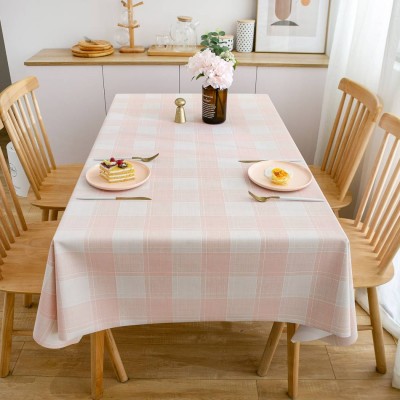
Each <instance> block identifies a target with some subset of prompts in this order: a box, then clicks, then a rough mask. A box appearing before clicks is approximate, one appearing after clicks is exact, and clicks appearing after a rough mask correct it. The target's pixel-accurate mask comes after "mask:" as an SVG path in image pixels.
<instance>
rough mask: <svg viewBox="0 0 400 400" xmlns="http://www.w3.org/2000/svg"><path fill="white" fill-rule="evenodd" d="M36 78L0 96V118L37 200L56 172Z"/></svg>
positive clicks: (23, 82) (28, 79) (12, 86)
mask: <svg viewBox="0 0 400 400" xmlns="http://www.w3.org/2000/svg"><path fill="white" fill-rule="evenodd" d="M38 87H39V83H38V80H37V79H36V78H35V77H32V76H30V77H27V78H25V79H22V80H20V81H18V82H16V83H14V84H12V85H11V86H9V87H7V88H6V89H4V90H3V91H2V92H1V93H0V118H1V120H2V122H3V124H4V126H5V128H6V130H7V133H8V135H9V137H10V139H11V141H12V143H13V145H14V149H15V151H16V152H17V154H18V158H19V160H20V161H21V164H22V166H23V168H24V171H25V173H26V176H27V178H28V180H29V183H30V184H31V187H32V189H33V191H34V193H35V195H36V197H37V198H38V199H40V193H39V190H40V185H41V184H42V183H43V180H44V179H45V177H46V176H47V175H48V174H49V173H50V172H51V169H56V164H55V161H54V156H53V153H52V151H51V147H50V143H49V140H48V136H47V132H46V128H45V126H44V123H43V119H42V115H41V114H40V109H39V104H38V101H37V98H36V95H35V92H34V91H35V89H37V88H38Z"/></svg>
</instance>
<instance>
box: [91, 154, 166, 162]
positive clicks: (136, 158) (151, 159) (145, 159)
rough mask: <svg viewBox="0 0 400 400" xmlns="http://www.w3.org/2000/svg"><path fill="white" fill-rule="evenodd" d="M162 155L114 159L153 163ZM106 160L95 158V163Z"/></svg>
mask: <svg viewBox="0 0 400 400" xmlns="http://www.w3.org/2000/svg"><path fill="white" fill-rule="evenodd" d="M159 154H160V153H157V154H154V156H151V157H136V156H134V157H114V158H115V159H116V160H122V159H123V160H139V161H142V162H149V161H153V160H154V159H155V158H157V157H158V156H159ZM103 160H104V158H95V159H94V161H103Z"/></svg>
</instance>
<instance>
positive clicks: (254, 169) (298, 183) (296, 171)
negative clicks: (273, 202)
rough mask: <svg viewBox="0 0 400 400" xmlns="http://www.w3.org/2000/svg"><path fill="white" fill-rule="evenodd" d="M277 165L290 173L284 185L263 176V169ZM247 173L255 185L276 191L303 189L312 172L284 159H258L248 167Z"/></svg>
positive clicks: (269, 168) (270, 168)
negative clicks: (258, 160)
mask: <svg viewBox="0 0 400 400" xmlns="http://www.w3.org/2000/svg"><path fill="white" fill-rule="evenodd" d="M277 167H278V168H282V169H284V170H285V171H287V172H289V174H290V175H291V177H290V180H289V182H288V183H287V184H286V185H277V184H276V183H273V182H272V181H271V179H270V178H269V177H267V176H265V171H267V172H268V171H270V170H272V168H277ZM248 174H249V178H250V180H251V181H253V182H254V183H255V184H256V185H258V186H261V187H263V188H266V189H270V190H276V191H278V192H294V191H295V190H300V189H303V188H305V187H307V186H308V185H309V184H310V183H311V180H312V174H311V172H310V171H309V170H308V169H307V168H305V167H303V166H302V165H298V164H295V163H290V162H285V161H273V160H268V161H260V162H258V163H255V164H253V165H252V166H251V167H250V168H249V170H248ZM267 175H268V173H267Z"/></svg>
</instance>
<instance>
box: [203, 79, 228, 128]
mask: <svg viewBox="0 0 400 400" xmlns="http://www.w3.org/2000/svg"><path fill="white" fill-rule="evenodd" d="M227 98H228V89H214V88H213V87H212V86H207V87H203V101H202V117H203V122H205V123H206V124H222V123H223V122H224V121H225V120H226V103H227Z"/></svg>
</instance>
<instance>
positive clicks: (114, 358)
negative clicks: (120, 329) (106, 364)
mask: <svg viewBox="0 0 400 400" xmlns="http://www.w3.org/2000/svg"><path fill="white" fill-rule="evenodd" d="M105 344H106V348H107V351H108V354H109V356H110V359H111V363H112V365H113V368H114V371H115V373H116V375H117V379H118V381H119V382H126V381H127V380H128V379H129V378H128V375H127V374H126V372H125V367H124V364H123V363H122V360H121V356H120V354H119V351H118V347H117V345H116V343H115V340H114V336H113V334H112V332H111V329H107V330H106V331H105Z"/></svg>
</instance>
